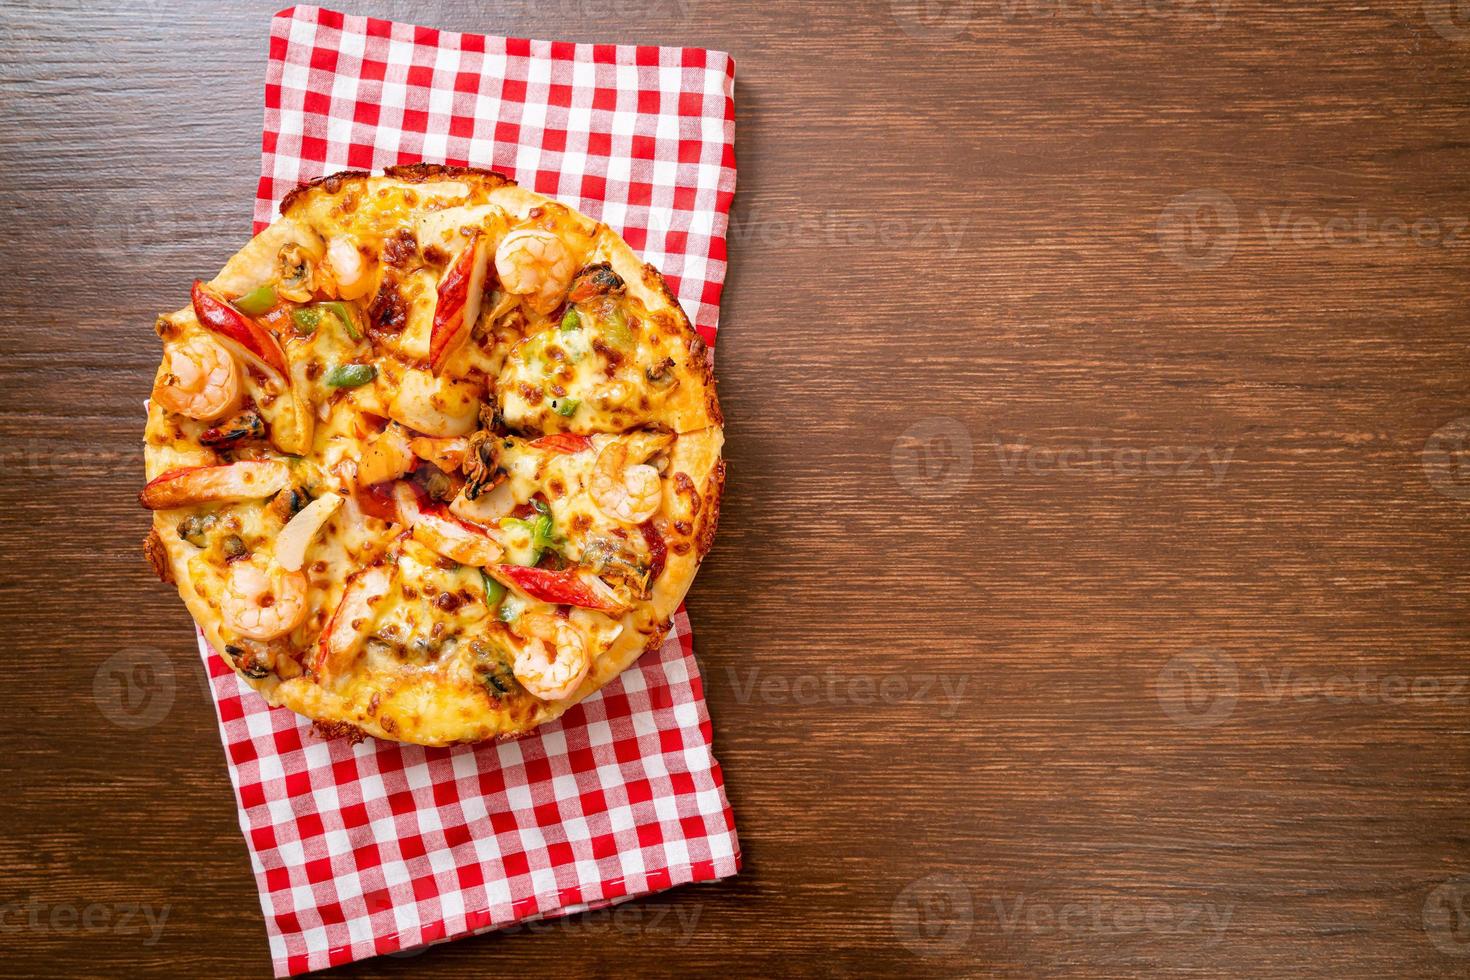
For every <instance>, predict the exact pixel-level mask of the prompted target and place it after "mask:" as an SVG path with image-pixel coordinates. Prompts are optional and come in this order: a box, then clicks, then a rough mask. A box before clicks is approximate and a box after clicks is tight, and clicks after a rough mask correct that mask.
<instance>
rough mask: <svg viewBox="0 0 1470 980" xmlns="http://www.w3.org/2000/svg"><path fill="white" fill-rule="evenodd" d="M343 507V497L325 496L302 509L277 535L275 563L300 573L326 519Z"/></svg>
mask: <svg viewBox="0 0 1470 980" xmlns="http://www.w3.org/2000/svg"><path fill="white" fill-rule="evenodd" d="M341 506H342V498H341V497H340V496H339V495H337V494H335V493H325V494H322V495H321V496H320V497H318V498H316V499H315V500H313V501H312V502H311V503H309V504H307V505H306V506H305V507H303V508H301V510H300V512H299V513H297V515H296V516H295V517H293V518H291V520H289V521H287V522H286V526H285V527H283V528H281V533H280V534H277V535H276V546H275V554H276V564H277V565H280V566H281V567H282V568H284V569H285V570H286V571H288V572H299V571H300V570H301V566H302V565H304V564H305V563H306V549H307V547H308V546H309V545H310V544H311V540H312V538H314V537H316V532H317V531H319V530H321V526H322V525H323V524H325V523H326V522H327V518H329V517H331V516H332V515H333V514H335V513H336V512H337V508H338V507H341Z"/></svg>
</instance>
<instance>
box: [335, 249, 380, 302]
mask: <svg viewBox="0 0 1470 980" xmlns="http://www.w3.org/2000/svg"><path fill="white" fill-rule="evenodd" d="M325 264H326V267H327V271H328V272H330V273H331V276H332V279H333V280H334V281H335V282H336V284H337V295H338V296H340V297H341V298H342V299H360V298H362V297H363V296H365V295H367V293H368V290H369V289H371V287H372V278H371V277H370V276H369V275H368V267H367V263H366V262H365V261H363V257H362V252H360V251H358V248H357V243H355V242H354V241H353V240H352V239H351V238H350V237H348V236H347V235H337V236H336V237H334V238H333V239H332V240H331V241H329V242H327V254H326V263H325Z"/></svg>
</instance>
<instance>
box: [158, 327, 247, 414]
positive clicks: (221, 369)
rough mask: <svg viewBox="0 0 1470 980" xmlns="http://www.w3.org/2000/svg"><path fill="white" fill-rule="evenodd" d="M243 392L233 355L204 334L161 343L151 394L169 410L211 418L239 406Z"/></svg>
mask: <svg viewBox="0 0 1470 980" xmlns="http://www.w3.org/2000/svg"><path fill="white" fill-rule="evenodd" d="M243 395H244V388H243V387H241V384H240V366H239V364H238V363H236V361H235V356H234V355H233V354H231V353H230V352H229V351H227V350H225V349H224V347H223V346H221V345H220V344H219V343H217V342H216V341H214V340H213V339H211V338H210V337H208V336H207V335H205V334H194V335H193V336H191V337H189V338H187V339H185V340H183V341H181V342H180V343H177V344H169V345H167V346H166V347H164V350H163V375H162V376H161V377H160V378H159V379H158V383H157V384H156V385H154V387H153V397H154V398H156V399H158V403H159V404H160V405H162V406H163V407H164V408H166V409H167V410H168V411H170V412H177V413H178V414H180V415H187V416H188V417H189V418H191V419H198V420H199V421H201V422H213V421H215V420H217V419H222V418H224V417H225V416H226V415H229V414H230V413H232V412H234V411H235V410H236V409H238V408H239V407H240V401H241V398H242V396H243Z"/></svg>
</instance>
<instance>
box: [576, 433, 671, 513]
mask: <svg viewBox="0 0 1470 980" xmlns="http://www.w3.org/2000/svg"><path fill="white" fill-rule="evenodd" d="M671 438H672V437H670V436H668V435H667V434H661V435H656V436H652V437H648V438H645V439H641V440H638V439H636V437H635V438H634V439H617V440H614V441H613V442H610V443H608V444H607V445H606V446H604V447H602V451H601V452H599V453H598V454H597V462H596V464H595V465H594V466H593V467H592V479H591V480H590V481H589V482H588V492H589V493H590V494H591V496H592V502H593V503H594V504H596V505H597V509H598V510H600V511H602V512H603V513H604V514H606V515H607V516H608V517H611V518H612V519H613V520H615V521H621V522H622V523H624V524H642V523H643V522H644V521H646V520H648V519H649V518H650V517H652V516H653V515H654V514H657V513H658V509H659V506H660V505H661V504H662V503H663V483H662V482H661V481H660V480H659V475H658V470H656V469H654V468H653V467H652V466H649V465H648V464H647V463H644V462H643V460H646V459H648V458H649V457H650V456H652V455H653V454H654V453H656V452H658V451H659V450H660V449H663V448H664V447H665V446H667V445H668V444H669V441H670V440H671ZM630 449H632V450H633V451H634V453H636V456H635V457H634V459H633V462H632V463H631V465H630V461H629V460H630V457H629V450H630Z"/></svg>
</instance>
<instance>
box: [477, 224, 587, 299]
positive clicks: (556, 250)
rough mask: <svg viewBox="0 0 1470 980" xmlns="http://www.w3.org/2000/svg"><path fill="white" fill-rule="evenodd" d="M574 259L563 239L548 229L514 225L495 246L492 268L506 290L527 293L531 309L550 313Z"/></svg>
mask: <svg viewBox="0 0 1470 980" xmlns="http://www.w3.org/2000/svg"><path fill="white" fill-rule="evenodd" d="M576 271H577V263H576V262H575V261H573V259H572V253H571V252H570V251H569V250H568V249H567V246H566V243H565V242H563V241H562V240H561V239H560V238H558V237H556V236H555V235H553V234H552V233H551V232H549V231H542V230H541V229H539V228H517V229H516V230H515V231H512V232H511V233H510V234H508V235H506V236H505V237H504V238H502V239H501V240H500V245H499V247H498V248H496V249H495V272H496V274H497V275H499V276H500V285H501V287H502V288H503V289H504V290H505V291H506V292H508V293H516V294H518V295H521V296H529V297H530V299H529V300H528V302H529V303H530V305H531V309H533V310H535V311H536V312H537V313H550V312H551V311H552V310H554V309H556V306H557V304H558V303H560V302H561V299H562V297H563V296H565V295H566V291H567V287H568V286H570V285H571V282H572V276H573V274H575V273H576Z"/></svg>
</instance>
